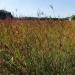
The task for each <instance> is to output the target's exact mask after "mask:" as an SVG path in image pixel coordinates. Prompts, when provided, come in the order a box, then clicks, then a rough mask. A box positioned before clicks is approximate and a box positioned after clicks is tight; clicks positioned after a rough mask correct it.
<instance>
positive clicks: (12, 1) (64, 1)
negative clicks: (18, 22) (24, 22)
mask: <svg viewBox="0 0 75 75" xmlns="http://www.w3.org/2000/svg"><path fill="white" fill-rule="evenodd" d="M49 5H53V7H54V12H55V16H56V17H58V16H60V17H66V16H71V15H72V14H75V0H0V9H6V10H8V11H11V12H12V14H14V15H15V16H16V15H17V16H37V11H38V10H40V11H43V12H44V16H52V17H54V14H53V11H52V9H51V8H50V7H49ZM16 9H17V12H16Z"/></svg>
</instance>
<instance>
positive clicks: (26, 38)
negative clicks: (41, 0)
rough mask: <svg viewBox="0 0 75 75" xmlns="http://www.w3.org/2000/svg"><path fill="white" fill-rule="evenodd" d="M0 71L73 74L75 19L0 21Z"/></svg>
mask: <svg viewBox="0 0 75 75" xmlns="http://www.w3.org/2000/svg"><path fill="white" fill-rule="evenodd" d="M0 75H75V21H52V20H11V21H0Z"/></svg>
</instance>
